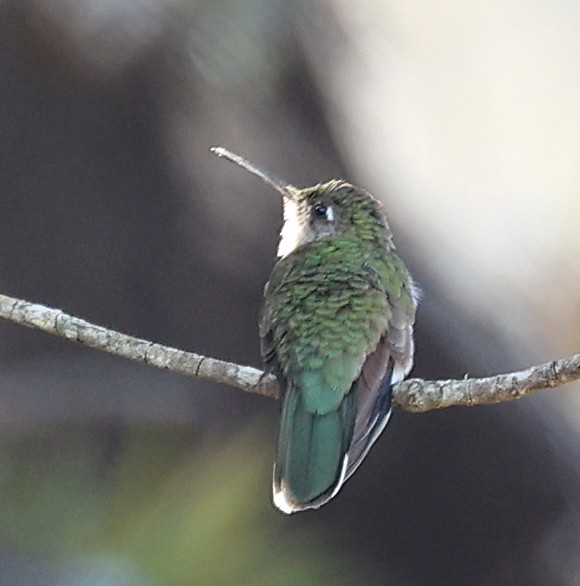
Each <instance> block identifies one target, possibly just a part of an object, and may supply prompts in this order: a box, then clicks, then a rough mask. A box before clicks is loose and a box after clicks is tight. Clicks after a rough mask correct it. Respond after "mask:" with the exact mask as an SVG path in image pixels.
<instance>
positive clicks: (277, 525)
mask: <svg viewBox="0 0 580 586" xmlns="http://www.w3.org/2000/svg"><path fill="white" fill-rule="evenodd" d="M579 30H580V7H579V6H578V5H577V4H576V3H573V2H548V0H537V1H535V2H524V1H523V0H506V1H505V2H501V3H499V2H484V3H476V2H465V3H458V2H449V1H445V0H443V1H442V2H437V3H431V4H430V3H427V2H404V3H401V2H395V1H392V0H383V1H379V0H359V1H358V2H356V3H353V2H347V1H346V0H302V1H297V2H292V3H288V2H283V1H282V0H270V1H265V0H246V1H245V2H236V1H235V0H214V1H209V0H116V1H115V2H110V1H107V0H0V76H1V80H2V82H1V83H0V251H1V254H0V291H1V292H3V293H5V294H8V295H12V296H16V297H21V298H25V299H28V300H31V301H35V302H39V303H43V304H46V305H50V306H54V307H58V308H62V309H64V310H65V311H67V312H68V313H72V314H74V315H78V316H80V317H82V318H85V319H88V320H90V321H93V322H96V323H99V324H102V325H105V326H109V327H112V328H114V329H117V330H120V331H123V332H126V333H129V334H133V335H136V336H139V337H144V338H149V339H152V340H155V341H157V342H161V343H164V344H169V345H173V346H176V347H179V348H182V349H186V350H192V351H196V352H200V353H204V354H208V355H212V356H217V357H220V358H224V359H228V360H232V361H236V362H239V363H242V364H251V365H255V366H259V365H260V358H259V351H258V337H257V325H256V324H257V320H258V312H259V307H260V302H261V295H262V287H263V284H264V282H265V281H266V280H267V277H268V274H269V271H270V269H271V266H272V263H273V262H274V254H275V246H276V241H277V235H278V232H279V227H280V221H281V214H280V201H279V198H278V197H277V195H276V194H275V193H274V192H273V191H272V190H271V189H269V188H268V187H267V186H265V185H263V184H261V183H260V182H259V181H258V180H257V179H256V178H254V177H252V176H250V175H248V174H245V173H243V172H242V171H241V170H240V169H236V168H235V167H233V166H232V165H229V164H227V163H225V162H223V161H220V160H218V159H217V158H216V157H213V156H212V155H211V154H210V153H209V152H208V148H209V146H211V145H214V144H224V145H226V146H228V147H229V148H231V149H233V150H236V151H238V152H240V153H241V154H243V155H245V156H246V157H248V158H250V159H252V160H254V161H255V162H257V163H258V164H260V165H261V166H263V167H265V168H267V169H269V170H271V172H273V173H275V174H276V175H279V176H281V177H283V178H285V179H287V180H288V181H290V182H292V183H295V184H296V185H299V186H305V185H309V184H313V183H316V182H319V181H322V180H327V179H329V178H332V177H344V178H346V179H348V180H350V181H352V182H353V183H356V184H359V185H361V186H363V187H366V188H367V189H368V190H369V191H371V192H372V193H374V194H375V195H376V196H377V197H379V198H380V199H381V200H382V201H383V202H384V204H385V208H386V210H387V212H388V215H389V219H390V223H391V227H392V229H393V231H394V233H395V240H396V243H397V245H398V251H399V254H400V255H401V256H402V257H403V258H404V259H405V261H406V262H407V263H408V265H409V266H410V267H411V269H412V271H413V273H414V274H415V276H416V278H417V280H418V282H419V284H420V285H421V287H422V289H423V290H424V299H423V302H422V304H421V307H420V311H419V314H418V327H417V344H416V347H417V357H416V367H415V369H414V372H413V375H414V376H417V377H424V378H449V377H462V376H464V375H465V374H469V375H472V376H483V375H490V374H494V373H498V372H506V371H510V370H516V369H520V368H524V367H527V366H529V365H531V364H534V363H538V362H543V361H547V360H551V359H554V358H557V357H563V356H566V355H569V354H572V353H574V352H578V350H579V348H580V287H579V286H578V283H579V282H580V265H579V263H578V258H579V257H580V235H579V232H578V225H579V221H580V199H579V196H580V68H579V67H578V56H579V55H580V35H578V31H579ZM277 417H278V405H277V403H276V402H275V401H272V400H268V399H265V398H260V397H257V396H252V395H249V394H245V393H241V392H240V391H237V390H233V389H229V388H227V387H223V386H217V385H210V384H207V383H202V382H200V381H197V380H195V379H187V378H184V377H177V376H173V375H170V374H167V373H164V372H157V371H153V370H152V369H148V368H146V367H144V366H140V365H134V364H129V363H128V362H126V361H123V360H121V359H116V358H114V357H110V356H105V355H101V354H99V353H97V352H95V351H91V350H87V349H83V348H80V347H76V346H74V345H73V344H71V343H68V342H65V341H62V340H57V339H52V338H51V337H49V336H47V335H44V334H41V333H38V332H33V331H29V330H26V329H24V328H22V327H18V326H15V325H13V324H9V323H0V585H4V584H6V585H10V586H13V585H26V586H41V585H42V586H45V585H46V586H53V585H59V586H60V585H63V586H93V585H95V586H96V585H98V586H116V585H129V586H165V585H170V586H180V585H191V584H195V585H197V584H216V585H230V584H231V585H233V584H258V585H260V584H264V585H266V584H268V585H286V584H288V585H290V584H304V585H310V584H312V585H325V584H333V585H337V584H345V585H346V584H365V585H366V584H369V585H375V584H376V585H378V584H389V585H391V584H392V585H396V586H423V585H425V586H427V585H429V586H443V585H445V586H449V585H452V586H455V585H457V586H462V585H464V584H469V585H472V586H491V585H494V586H495V585H498V584H510V585H520V584H521V585H532V586H535V585H537V586H540V585H542V586H558V585H562V586H564V585H566V586H573V585H580V442H579V441H578V440H579V433H580V388H579V386H578V385H575V386H574V385H570V386H569V387H568V388H565V389H560V390H557V391H546V392H544V393H541V394H539V395H537V396H535V397H534V398H531V399H527V400H524V401H521V402H517V403H511V404H504V405H497V406H493V407H480V408H476V409H458V408H455V409H449V410H447V411H442V412H433V413H429V414H425V415H411V414H406V413H403V412H399V411H397V412H395V415H394V417H393V418H392V420H391V423H390V425H389V428H388V430H387V431H386V432H385V433H384V435H383V437H382V438H381V440H380V441H379V442H378V445H376V447H375V448H373V451H372V452H371V454H370V455H369V457H368V458H367V461H366V463H365V464H364V465H363V466H362V467H361V469H360V470H359V471H358V472H357V474H356V475H355V476H354V477H353V478H352V479H351V480H350V481H349V482H348V483H347V485H346V486H345V487H344V489H343V490H342V492H341V494H340V495H339V497H338V498H336V499H334V500H333V501H332V502H331V503H329V504H328V505H327V506H325V507H324V508H323V509H321V510H319V511H317V512H308V513H303V514H299V515H294V516H291V517H285V516H283V515H281V514H279V513H278V512H277V511H275V510H274V509H273V507H272V506H271V504H270V480H271V465H272V459H273V447H274V442H275V437H276V428H277Z"/></svg>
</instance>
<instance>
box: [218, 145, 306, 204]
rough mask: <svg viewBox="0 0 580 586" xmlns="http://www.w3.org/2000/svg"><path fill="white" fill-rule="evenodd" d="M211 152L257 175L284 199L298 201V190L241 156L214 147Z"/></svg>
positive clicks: (219, 147) (222, 148)
mask: <svg viewBox="0 0 580 586" xmlns="http://www.w3.org/2000/svg"><path fill="white" fill-rule="evenodd" d="M209 150H210V151H211V152H212V153H214V154H215V155H217V156H218V157H220V158H224V159H227V160H228V161H231V162H232V163H235V164H236V165H239V166H240V167H242V168H244V169H245V170H246V171H249V172H250V173H252V174H253V175H256V176H257V177H259V178H260V179H261V180H262V181H265V182H266V183H268V184H269V185H271V186H272V187H273V188H274V189H275V190H276V191H279V192H280V193H281V194H282V195H283V196H284V197H286V198H288V199H291V200H292V201H296V200H297V199H298V192H299V190H298V188H296V187H294V186H293V185H290V184H289V183H285V182H284V181H281V180H280V179H278V178H277V177H273V176H272V175H269V174H268V173H266V172H265V171H262V169H260V168H259V167H256V165H254V164H253V163H250V161H247V160H246V159H244V158H243V157H240V155H236V154H235V153H232V152H231V151H228V149H226V148H224V147H221V146H214V147H211V148H210V149H209Z"/></svg>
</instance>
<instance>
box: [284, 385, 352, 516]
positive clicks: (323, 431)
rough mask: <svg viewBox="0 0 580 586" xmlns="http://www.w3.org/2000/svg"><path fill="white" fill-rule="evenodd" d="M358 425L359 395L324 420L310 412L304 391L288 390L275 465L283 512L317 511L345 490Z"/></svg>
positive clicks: (350, 398) (346, 398)
mask: <svg viewBox="0 0 580 586" xmlns="http://www.w3.org/2000/svg"><path fill="white" fill-rule="evenodd" d="M354 420H355V405H354V393H352V392H350V393H348V394H347V395H346V396H345V397H344V399H343V401H342V403H341V404H340V406H339V408H338V409H337V410H336V411H332V412H330V413H327V414H325V415H317V414H316V413H312V412H311V411H308V410H307V409H306V406H305V404H304V398H303V395H302V392H301V391H300V389H299V388H296V387H294V386H292V385H290V384H288V385H287V387H286V390H285V393H284V399H283V404H282V416H281V421H280V432H279V436H278V447H277V453H276V461H275V464H274V487H273V489H274V505H275V506H276V507H277V508H278V509H280V510H281V511H282V512H284V513H287V514H289V513H293V512H295V511H302V510H304V509H316V508H318V507H320V506H321V505H323V504H324V503H326V502H327V501H329V500H330V499H331V498H332V497H333V496H334V495H335V494H336V493H337V492H338V491H339V489H340V487H341V486H342V484H343V482H344V480H345V476H346V471H347V466H348V461H347V457H346V453H347V452H348V449H349V446H350V443H351V439H352V433H353V428H354Z"/></svg>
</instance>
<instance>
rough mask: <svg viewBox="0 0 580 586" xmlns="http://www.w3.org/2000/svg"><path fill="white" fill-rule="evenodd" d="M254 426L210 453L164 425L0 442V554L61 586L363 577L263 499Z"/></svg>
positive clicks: (261, 443)
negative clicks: (108, 437) (31, 563)
mask: <svg viewBox="0 0 580 586" xmlns="http://www.w3.org/2000/svg"><path fill="white" fill-rule="evenodd" d="M254 423H255V425H252V426H251V427H249V428H247V429H246V430H245V431H243V432H240V433H237V434H233V435H232V436H231V437H229V438H225V437H224V438H223V441H222V440H220V443H219V445H215V442H210V444H213V445H209V446H208V445H207V444H206V443H205V442H201V441H200V438H199V437H198V436H197V434H196V433H195V432H194V431H193V430H191V429H187V428H185V427H181V428H180V427H176V426H174V425H171V426H169V425H167V426H164V425H156V426H133V427H129V428H126V429H123V430H122V431H121V432H120V433H116V432H114V433H113V434H112V435H113V436H114V440H113V444H114V445H113V448H114V449H111V445H107V444H106V443H105V444H104V443H103V442H102V441H99V434H98V426H96V425H94V424H92V425H78V424H77V425H73V424H68V425H66V426H64V427H63V426H62V425H61V426H58V428H56V427H47V428H45V429H42V430H35V431H34V432H31V433H30V434H27V435H22V434H19V435H18V436H15V437H13V438H8V439H4V440H3V441H2V443H1V444H0V527H1V528H2V533H1V539H2V542H3V549H5V550H8V551H11V552H13V554H14V555H15V556H16V557H17V558H19V559H20V560H21V562H22V560H25V559H27V558H28V559H36V560H38V559H41V560H44V563H50V564H51V566H52V568H53V572H55V573H56V574H57V575H59V574H60V577H59V578H58V579H57V581H55V582H50V583H59V584H60V583H62V584H70V585H73V584H83V585H85V584H87V585H88V584H103V585H104V584H107V585H115V584H123V585H151V584H162V585H172V586H180V585H184V586H185V585H191V584H214V585H224V586H225V585H229V584H232V585H233V584H255V585H261V584H263V585H272V584H273V585H291V584H317V585H324V584H352V583H357V582H359V581H360V580H362V579H363V574H362V573H361V572H360V571H358V572H357V569H356V566H353V561H352V560H349V558H348V556H345V555H344V554H343V553H341V555H340V558H338V556H337V555H336V554H337V552H336V551H333V549H332V545H331V542H330V541H329V540H328V539H327V540H326V541H325V540H323V539H322V535H320V534H316V533H314V534H313V533H312V532H310V531H308V532H306V531H300V530H298V531H297V530H295V529H294V530H292V531H290V532H288V531H287V529H288V518H287V517H283V516H282V515H280V514H279V513H277V512H276V511H274V509H273V508H272V507H271V505H270V503H269V494H268V492H267V490H268V489H269V483H268V480H269V476H270V466H271V462H270V452H271V450H270V449H269V447H268V445H267V443H266V441H265V439H264V438H263V437H261V436H260V435H259V434H258V433H257V432H256V430H258V429H260V425H259V422H258V421H256V422H254ZM201 443H204V446H203V447H200V444H201ZM24 565H25V564H24ZM364 579H365V583H367V584H369V583H372V581H371V582H369V577H368V576H364ZM377 583H378V582H377Z"/></svg>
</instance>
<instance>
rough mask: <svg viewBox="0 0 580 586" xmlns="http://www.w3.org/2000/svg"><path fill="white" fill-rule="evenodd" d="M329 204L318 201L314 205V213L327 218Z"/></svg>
mask: <svg viewBox="0 0 580 586" xmlns="http://www.w3.org/2000/svg"><path fill="white" fill-rule="evenodd" d="M327 212H328V206H327V205H326V204H325V203H317V204H316V205H315V206H314V215H315V216H317V217H318V218H326V214H327Z"/></svg>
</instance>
